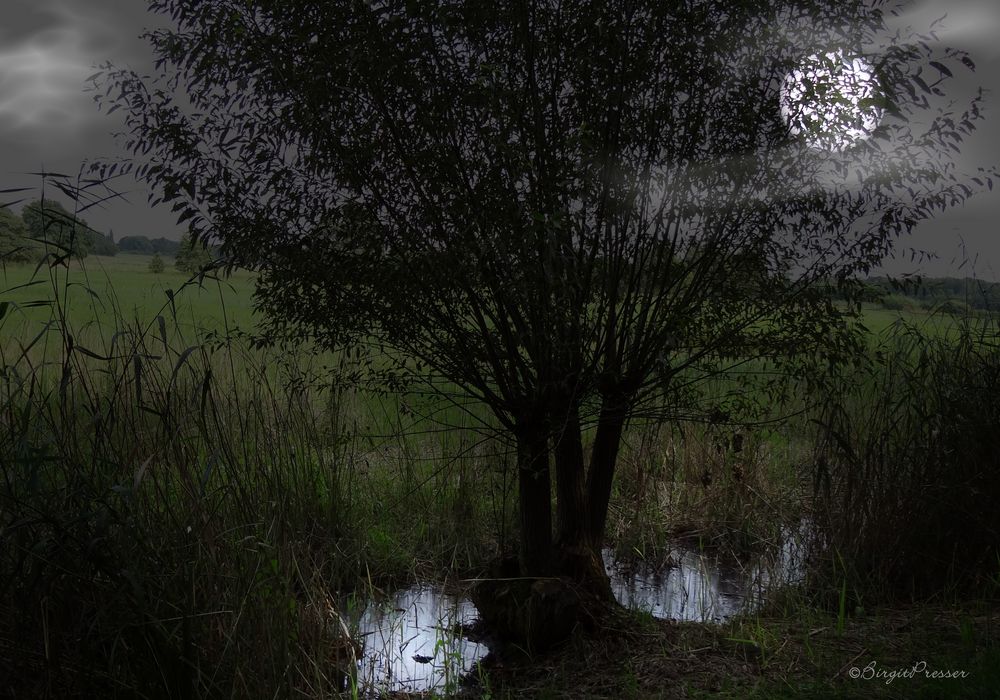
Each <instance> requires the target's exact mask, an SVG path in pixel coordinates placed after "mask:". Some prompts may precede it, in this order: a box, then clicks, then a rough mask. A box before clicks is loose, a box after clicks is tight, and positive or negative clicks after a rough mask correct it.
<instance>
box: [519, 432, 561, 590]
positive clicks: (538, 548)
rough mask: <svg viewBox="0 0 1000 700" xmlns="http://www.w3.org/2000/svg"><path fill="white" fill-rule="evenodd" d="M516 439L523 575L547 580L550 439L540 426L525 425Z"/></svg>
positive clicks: (550, 522) (550, 561)
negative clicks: (544, 577) (543, 577)
mask: <svg viewBox="0 0 1000 700" xmlns="http://www.w3.org/2000/svg"><path fill="white" fill-rule="evenodd" d="M516 437H517V481H518V496H519V505H520V515H521V547H520V552H519V559H520V564H521V574H522V575H523V576H545V575H547V574H548V573H549V570H550V567H551V564H552V492H551V486H550V480H551V476H550V472H549V446H548V436H547V435H546V431H545V430H544V428H543V427H542V426H540V425H523V426H521V429H520V430H518V432H517V436H516Z"/></svg>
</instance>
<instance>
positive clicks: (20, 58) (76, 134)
mask: <svg viewBox="0 0 1000 700" xmlns="http://www.w3.org/2000/svg"><path fill="white" fill-rule="evenodd" d="M3 7H4V10H5V12H4V13H3V20H2V23H0V187H16V186H33V185H37V184H38V180H37V178H32V177H31V176H28V175H25V174H24V173H27V172H31V171H37V170H40V169H42V168H43V167H44V168H45V169H47V170H50V171H61V172H74V173H75V172H76V171H77V170H78V169H79V167H80V163H81V162H82V161H84V160H86V159H93V158H98V157H104V156H112V155H115V154H117V153H118V152H119V151H118V150H117V148H116V146H115V143H114V140H113V139H112V138H111V136H110V132H111V131H113V130H116V129H120V128H121V123H120V121H119V115H118V114H113V115H111V116H105V115H102V114H100V113H99V112H98V110H97V107H96V105H95V104H94V102H93V101H92V97H91V95H89V94H86V93H84V92H83V87H84V85H83V81H84V79H85V78H86V77H87V76H88V75H90V74H91V73H93V72H94V69H93V66H95V65H96V64H98V63H101V62H103V61H105V60H108V59H111V60H113V61H114V62H115V63H117V64H119V65H129V66H131V67H133V68H137V69H139V70H148V69H149V67H150V54H149V50H148V48H147V46H146V44H145V43H144V42H143V41H141V40H140V39H139V38H138V35H139V34H140V33H141V31H142V30H143V28H145V27H149V26H150V25H152V24H159V23H161V20H160V19H159V18H158V17H155V16H152V15H149V14H147V12H146V9H145V8H146V3H145V2H144V1H143V0H5V2H4V3H3ZM945 13H947V18H946V20H945V23H944V25H943V28H942V29H940V30H939V32H938V34H939V37H940V40H941V42H942V43H944V44H948V45H950V46H954V47H956V48H961V49H965V50H967V51H969V52H970V53H971V54H972V56H973V58H974V60H975V61H976V63H977V65H978V70H977V72H976V73H974V74H968V75H967V76H963V77H962V78H961V80H962V83H961V84H958V85H952V87H951V88H950V92H949V95H952V94H953V95H954V96H955V97H961V96H963V95H968V94H971V92H970V90H971V89H972V88H973V87H974V86H975V85H981V86H983V87H984V88H986V89H987V90H988V94H987V102H986V109H987V121H986V122H985V123H984V124H983V125H982V126H981V127H980V131H979V132H978V133H977V134H976V135H975V136H974V137H973V138H972V139H970V140H969V141H967V143H966V145H965V147H964V153H963V156H962V158H961V165H962V166H963V167H965V168H966V169H968V170H974V169H975V167H976V166H992V165H994V164H997V163H998V162H1000V41H997V37H998V36H1000V3H998V2H997V1H996V0H919V1H918V2H915V3H914V4H913V5H912V6H911V8H910V9H909V10H908V11H907V13H906V15H905V17H904V18H903V20H901V21H900V24H905V23H910V24H912V25H913V26H914V27H915V28H916V27H926V26H927V25H928V24H929V23H930V22H931V21H933V20H934V19H936V18H938V17H940V16H942V15H944V14H945ZM997 184H998V185H1000V183H997ZM118 186H119V187H120V188H131V194H130V195H129V200H130V202H129V203H124V202H118V203H115V204H113V205H109V207H108V208H107V209H106V210H103V211H97V210H94V209H91V210H89V211H88V212H87V217H86V218H87V219H88V221H89V222H90V223H91V225H93V226H95V227H96V228H98V229H100V230H105V231H106V230H108V229H109V228H110V229H114V231H115V235H116V237H120V236H123V235H128V234H145V235H148V236H150V237H155V236H161V235H166V236H168V237H172V238H179V237H180V234H181V230H180V228H179V227H177V226H176V225H175V224H174V220H173V215H172V214H170V212H169V211H167V210H166V209H165V208H158V209H152V210H151V209H150V208H149V207H148V206H147V204H146V191H145V189H144V188H143V187H142V186H140V185H137V184H135V183H131V182H128V183H126V182H121V184H119V185H118ZM998 223H1000V186H998V187H996V188H995V189H994V191H993V192H992V193H989V194H983V195H979V196H978V197H976V198H974V199H973V200H972V201H970V202H969V203H968V204H967V205H966V206H965V207H963V208H961V209H956V210H952V211H950V212H948V213H946V214H944V215H941V216H940V217H939V218H937V219H935V220H932V221H927V222H923V223H921V224H920V226H919V228H918V231H917V233H916V234H915V236H914V237H913V238H912V239H911V241H910V244H911V245H913V246H915V247H918V248H922V249H924V250H930V251H934V252H936V253H937V254H938V255H939V256H940V260H939V261H938V262H935V263H931V264H928V265H925V266H924V267H923V271H924V272H925V273H927V274H931V275H941V274H961V273H959V272H958V263H957V262H952V260H953V259H955V258H956V257H960V256H962V246H963V242H964V248H965V252H966V254H967V255H968V256H970V257H972V256H978V263H977V265H976V274H977V275H978V276H980V277H983V278H987V279H1000V238H998V235H997V234H998V232H1000V226H998ZM887 268H888V270H889V271H891V272H894V273H899V272H904V271H915V269H916V268H915V266H914V265H912V264H909V263H908V262H900V261H897V262H894V263H890V264H889V265H888V266H887ZM967 272H969V268H968V267H966V268H965V269H964V270H962V273H967Z"/></svg>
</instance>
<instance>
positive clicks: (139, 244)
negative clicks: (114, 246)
mask: <svg viewBox="0 0 1000 700" xmlns="http://www.w3.org/2000/svg"><path fill="white" fill-rule="evenodd" d="M118 248H119V249H120V250H121V251H122V252H123V253H141V254H143V255H150V254H151V253H153V252H155V251H154V249H153V243H152V241H150V240H149V239H148V238H146V237H145V236H122V237H121V238H120V239H119V240H118Z"/></svg>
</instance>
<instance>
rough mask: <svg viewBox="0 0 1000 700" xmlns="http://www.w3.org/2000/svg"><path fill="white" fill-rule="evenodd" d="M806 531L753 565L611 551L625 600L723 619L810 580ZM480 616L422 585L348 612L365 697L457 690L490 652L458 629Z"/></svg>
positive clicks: (673, 614)
mask: <svg viewBox="0 0 1000 700" xmlns="http://www.w3.org/2000/svg"><path fill="white" fill-rule="evenodd" d="M806 534H807V525H805V524H803V526H802V527H801V528H799V529H798V530H797V531H794V532H787V533H786V536H785V537H784V541H783V543H782V545H781V547H780V548H779V549H778V551H776V552H775V553H774V554H773V555H772V556H769V557H760V558H758V559H757V560H756V561H754V562H752V563H750V564H749V565H748V566H740V565H738V564H735V563H730V564H727V563H724V562H721V561H720V560H719V559H718V558H715V557H712V556H709V555H708V554H705V553H702V552H698V551H695V550H693V549H689V548H684V547H680V546H678V547H677V548H676V549H675V550H674V551H673V553H672V555H671V557H670V565H669V566H667V567H664V568H663V569H661V570H659V571H654V570H652V569H650V568H648V567H647V568H643V567H642V565H641V563H640V566H638V567H636V566H631V567H628V568H626V567H623V566H619V565H618V563H617V562H615V560H614V558H613V556H612V554H611V551H610V550H605V551H604V552H603V554H604V561H605V566H606V567H607V571H608V575H609V576H610V578H611V587H612V590H613V591H614V593H615V597H616V598H617V599H618V601H619V602H620V603H621V604H622V605H625V606H627V607H631V608H635V609H639V610H646V611H648V612H650V613H651V614H652V615H653V616H655V617H660V618H667V619H674V620H691V621H702V622H722V621H723V620H725V619H726V618H728V617H731V616H733V615H735V614H737V613H739V612H741V611H742V610H744V608H752V607H753V606H754V605H756V604H758V603H759V602H760V601H761V600H763V597H764V595H765V593H766V592H767V591H769V590H773V588H774V587H775V586H778V585H783V584H789V583H796V582H798V581H800V580H801V579H802V577H803V571H804V569H803V557H802V555H803V551H804V542H805V536H806ZM476 617H477V613H476V608H475V606H473V604H472V602H471V601H470V600H469V599H468V598H465V597H461V596H456V595H454V594H451V593H446V592H444V591H443V590H442V589H441V587H440V586H433V585H421V584H417V585H414V586H411V587H410V588H406V589H404V590H401V591H398V592H396V593H395V594H394V595H393V596H391V597H390V599H389V600H387V601H381V602H369V603H368V605H367V607H365V608H364V609H363V610H359V611H358V612H357V613H356V614H355V615H353V616H351V615H348V618H349V626H350V627H351V629H352V630H356V634H357V639H358V641H359V642H360V643H361V644H362V645H363V647H364V653H363V655H362V656H361V657H360V658H359V662H358V679H357V680H358V687H359V690H360V694H361V695H362V696H364V695H366V694H371V693H376V692H393V691H408V692H421V691H427V690H438V691H442V690H446V689H455V688H457V685H458V683H459V681H460V679H461V677H462V676H463V675H464V674H466V673H468V672H469V671H471V670H472V669H473V668H474V666H475V664H476V662H477V661H479V660H480V659H482V658H483V657H484V656H486V654H487V653H488V652H489V648H488V647H487V646H486V645H485V644H479V643H476V642H472V641H470V640H467V639H465V638H464V637H462V636H461V635H460V634H458V633H457V632H456V627H457V626H459V625H461V626H465V625H469V624H470V623H472V622H473V621H475V620H476Z"/></svg>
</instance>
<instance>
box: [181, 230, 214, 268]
mask: <svg viewBox="0 0 1000 700" xmlns="http://www.w3.org/2000/svg"><path fill="white" fill-rule="evenodd" d="M211 262H212V252H211V251H210V250H209V248H208V246H207V245H205V244H204V243H203V242H202V241H196V240H194V238H192V237H191V236H190V235H185V236H183V237H182V238H181V242H180V245H179V246H178V248H177V256H176V258H174V267H176V268H177V269H178V270H180V271H181V272H185V273H187V274H189V275H194V274H197V273H199V272H201V271H202V270H204V269H205V268H206V267H208V266H209V265H210V264H211Z"/></svg>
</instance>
